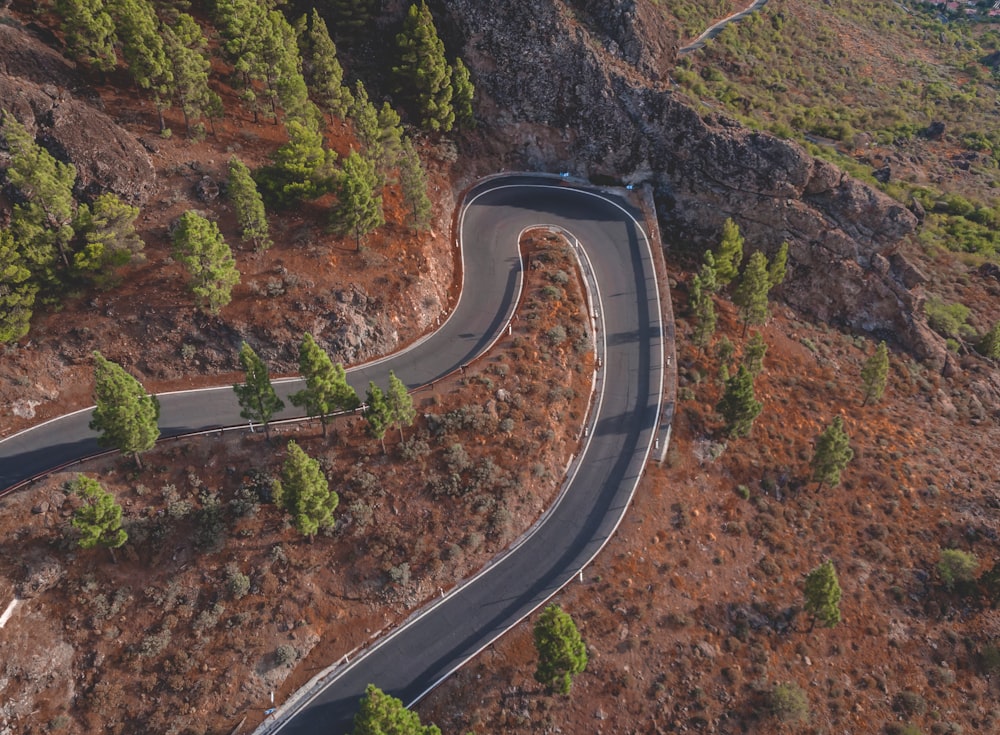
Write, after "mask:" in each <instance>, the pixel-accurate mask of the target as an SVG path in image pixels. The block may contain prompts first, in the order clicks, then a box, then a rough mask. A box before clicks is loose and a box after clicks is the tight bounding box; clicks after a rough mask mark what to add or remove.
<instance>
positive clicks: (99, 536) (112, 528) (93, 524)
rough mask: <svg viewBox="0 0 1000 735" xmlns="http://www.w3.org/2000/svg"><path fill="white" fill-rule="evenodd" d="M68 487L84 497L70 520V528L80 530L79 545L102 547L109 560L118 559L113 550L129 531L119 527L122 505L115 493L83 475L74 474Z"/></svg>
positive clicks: (122, 541) (91, 547)
mask: <svg viewBox="0 0 1000 735" xmlns="http://www.w3.org/2000/svg"><path fill="white" fill-rule="evenodd" d="M69 490H70V491H71V492H72V493H73V494H74V495H76V496H77V497H78V498H80V499H81V500H83V505H82V506H80V507H79V508H77V509H76V511H75V512H74V513H73V520H72V521H71V523H72V525H73V528H75V529H76V530H78V531H79V532H80V539H79V541H78V542H77V543H78V544H79V546H80V548H81V549H93V548H94V547H95V546H103V547H104V548H106V549H107V550H108V552H110V554H111V560H112V561H113V562H117V559H116V558H115V549H118V548H121V547H122V546H124V545H125V542H126V541H128V534H127V533H126V532H125V529H123V528H122V507H121V506H120V505H119V504H118V502H117V501H116V500H115V496H114V495H112V494H111V493H109V492H107V491H106V490H105V489H104V488H103V487H101V483H99V482H98V481H97V480H95V479H93V478H90V477H87V476H86V475H77V476H76V479H75V480H73V481H72V482H71V483H69Z"/></svg>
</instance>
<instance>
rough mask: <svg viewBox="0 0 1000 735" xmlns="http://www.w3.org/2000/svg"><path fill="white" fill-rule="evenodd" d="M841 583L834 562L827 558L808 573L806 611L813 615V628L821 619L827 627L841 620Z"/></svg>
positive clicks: (810, 628)
mask: <svg viewBox="0 0 1000 735" xmlns="http://www.w3.org/2000/svg"><path fill="white" fill-rule="evenodd" d="M840 595H841V592H840V583H839V582H838V581H837V570H836V569H835V568H834V566H833V562H832V561H830V560H829V559H827V560H826V561H825V562H823V563H822V564H820V565H819V566H818V567H816V568H815V569H813V570H812V571H811V572H809V574H807V575H806V585H805V603H806V604H805V611H806V612H807V613H809V615H811V616H812V625H811V626H810V627H809V630H812V628H813V626H815V625H816V622H817V621H819V622H820V623H822V624H823V625H824V626H825V627H827V628H832V627H834V626H835V625H836V624H837V623H839V622H840Z"/></svg>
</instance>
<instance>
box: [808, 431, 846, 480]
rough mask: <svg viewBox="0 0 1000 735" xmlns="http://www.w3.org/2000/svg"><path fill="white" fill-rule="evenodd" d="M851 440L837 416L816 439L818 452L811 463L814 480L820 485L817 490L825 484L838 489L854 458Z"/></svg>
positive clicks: (815, 452) (816, 451)
mask: <svg viewBox="0 0 1000 735" xmlns="http://www.w3.org/2000/svg"><path fill="white" fill-rule="evenodd" d="M849 442H850V439H849V437H848V436H847V431H846V429H844V421H843V419H841V418H840V416H837V417H836V418H835V419H834V420H833V423H831V424H830V425H829V426H828V427H826V429H824V430H823V432H822V433H821V434H820V435H819V437H817V439H816V450H815V451H814V452H813V458H812V460H811V461H810V463H809V464H810V466H811V467H812V479H814V480H815V481H816V482H818V483H819V485H818V486H817V488H816V489H817V490H819V489H820V488H821V487H823V485H824V484H828V485H830V487H836V486H837V485H839V484H840V473H841V472H843V471H844V468H845V467H847V465H848V464H850V462H851V459H853V458H854V450H853V449H851V447H850V443H849Z"/></svg>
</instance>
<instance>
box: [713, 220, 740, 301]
mask: <svg viewBox="0 0 1000 735" xmlns="http://www.w3.org/2000/svg"><path fill="white" fill-rule="evenodd" d="M742 263H743V235H741V234H740V228H739V226H738V225H737V224H736V223H735V222H733V220H732V219H727V220H726V221H725V222H724V223H723V224H722V239H721V240H719V247H718V249H717V250H716V251H715V274H716V278H717V279H718V283H719V285H720V286H726V285H728V284H729V283H730V282H732V280H733V279H734V278H736V276H737V274H738V273H739V271H740V265H741V264H742Z"/></svg>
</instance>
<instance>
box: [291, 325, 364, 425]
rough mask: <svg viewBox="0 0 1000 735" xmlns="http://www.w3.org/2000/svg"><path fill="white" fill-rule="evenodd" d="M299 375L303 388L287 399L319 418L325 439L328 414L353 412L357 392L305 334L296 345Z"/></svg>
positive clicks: (342, 368)
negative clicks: (304, 382)
mask: <svg viewBox="0 0 1000 735" xmlns="http://www.w3.org/2000/svg"><path fill="white" fill-rule="evenodd" d="M299 373H300V374H301V375H302V377H303V378H305V381H306V387H305V388H304V389H303V390H300V391H298V392H297V393H295V394H293V395H292V396H290V398H289V399H290V400H291V402H292V405H294V406H299V407H301V408H305V410H306V415H307V416H317V417H319V420H320V423H321V424H322V425H323V436H324V437H325V436H326V425H327V424H328V423H329V422H330V414H333V413H337V412H338V411H353V410H354V409H355V408H357V407H358V405H360V403H361V401H360V400H359V399H358V394H357V391H355V390H354V388H352V387H351V385H350V384H349V383H348V382H347V374H346V372H345V371H344V366H343V365H340V364H337V365H334V364H333V362H332V361H331V360H330V356H329V355H328V354H327V353H326V352H325V351H324V350H323V348H321V347H320V346H319V345H318V344H316V340H314V339H313V336H312V335H311V334H308V333H307V334H306V335H305V336H304V337H303V338H302V344H301V345H300V346H299Z"/></svg>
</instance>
